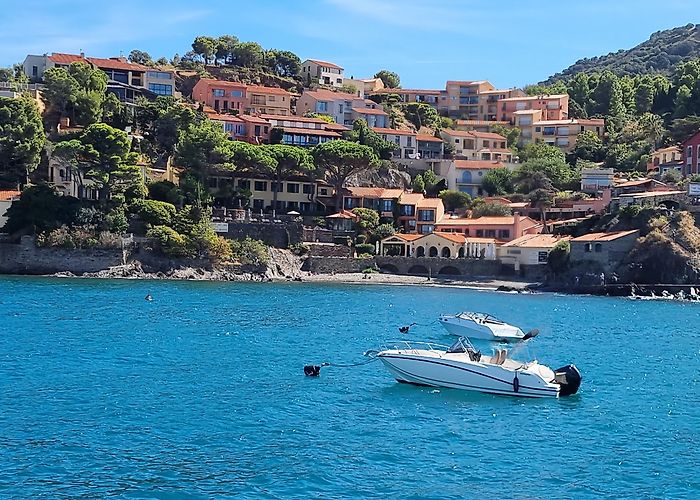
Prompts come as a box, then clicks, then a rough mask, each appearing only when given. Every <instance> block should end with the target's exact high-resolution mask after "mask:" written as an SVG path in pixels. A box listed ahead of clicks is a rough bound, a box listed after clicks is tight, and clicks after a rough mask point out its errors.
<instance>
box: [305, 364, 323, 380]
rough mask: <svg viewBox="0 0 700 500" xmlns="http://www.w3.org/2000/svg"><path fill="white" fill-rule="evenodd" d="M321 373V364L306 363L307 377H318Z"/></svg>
mask: <svg viewBox="0 0 700 500" xmlns="http://www.w3.org/2000/svg"><path fill="white" fill-rule="evenodd" d="M320 374H321V367H320V366H319V365H305V366H304V375H306V376H307V377H318V376H319V375H320Z"/></svg>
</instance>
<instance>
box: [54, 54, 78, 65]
mask: <svg viewBox="0 0 700 500" xmlns="http://www.w3.org/2000/svg"><path fill="white" fill-rule="evenodd" d="M49 61H53V62H54V63H57V64H70V63H73V62H76V61H83V62H87V60H86V59H85V56H79V55H75V54H62V53H60V52H54V53H53V54H51V55H50V56H49Z"/></svg>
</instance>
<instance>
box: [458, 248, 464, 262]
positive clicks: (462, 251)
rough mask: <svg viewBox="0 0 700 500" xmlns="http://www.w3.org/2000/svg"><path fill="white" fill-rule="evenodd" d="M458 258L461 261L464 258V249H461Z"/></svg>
mask: <svg viewBox="0 0 700 500" xmlns="http://www.w3.org/2000/svg"><path fill="white" fill-rule="evenodd" d="M457 257H459V258H460V259H463V258H464V247H459V252H457Z"/></svg>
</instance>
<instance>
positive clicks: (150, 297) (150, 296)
mask: <svg viewBox="0 0 700 500" xmlns="http://www.w3.org/2000/svg"><path fill="white" fill-rule="evenodd" d="M144 299H146V300H147V301H149V302H150V301H152V300H153V296H152V295H151V294H150V293H149V294H148V295H146V296H145V297H144Z"/></svg>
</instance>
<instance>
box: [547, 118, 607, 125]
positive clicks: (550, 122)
mask: <svg viewBox="0 0 700 500" xmlns="http://www.w3.org/2000/svg"><path fill="white" fill-rule="evenodd" d="M533 125H544V126H547V125H562V126H566V125H596V126H603V125H605V120H604V119H602V118H589V119H587V120H582V119H580V118H572V119H570V120H542V121H537V122H534V123H533Z"/></svg>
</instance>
